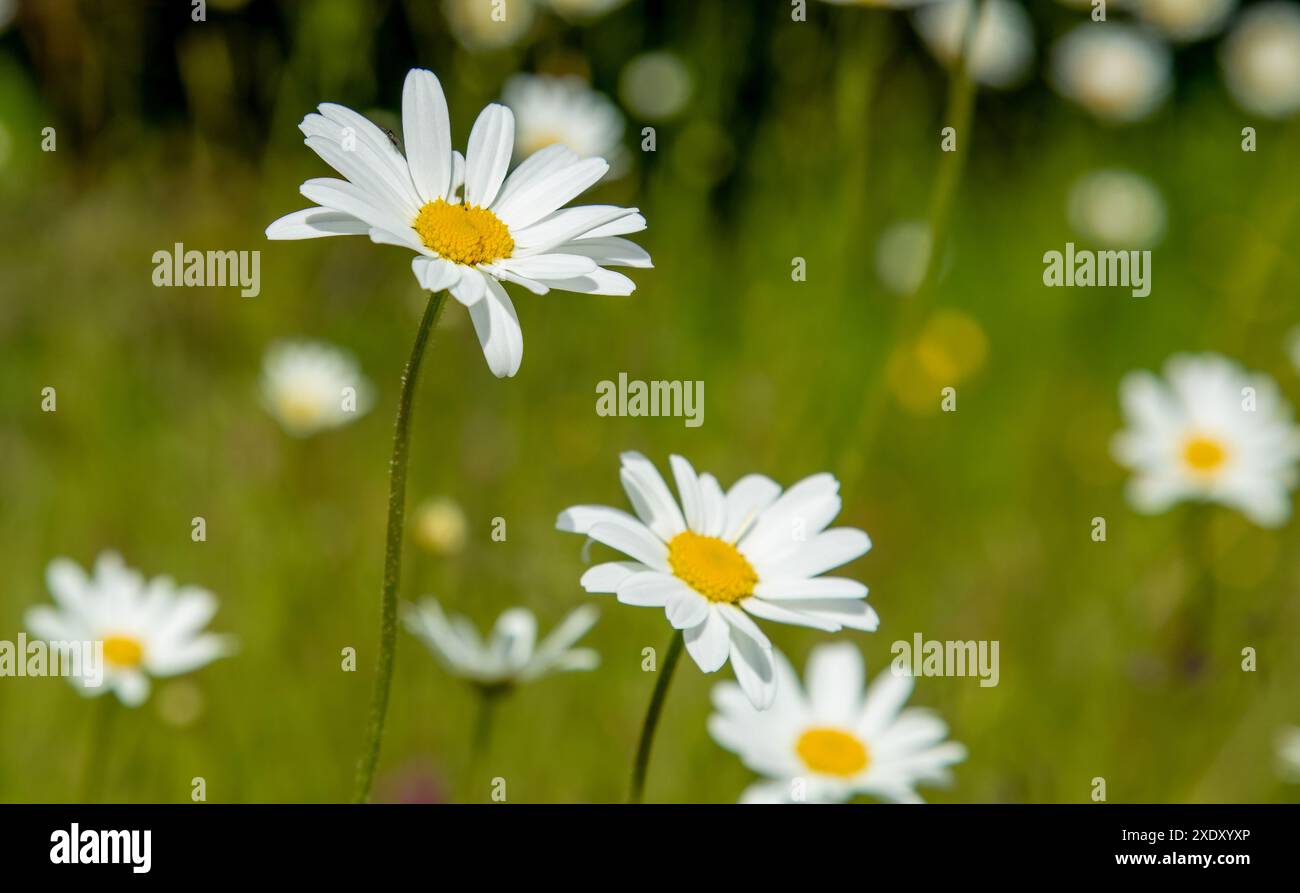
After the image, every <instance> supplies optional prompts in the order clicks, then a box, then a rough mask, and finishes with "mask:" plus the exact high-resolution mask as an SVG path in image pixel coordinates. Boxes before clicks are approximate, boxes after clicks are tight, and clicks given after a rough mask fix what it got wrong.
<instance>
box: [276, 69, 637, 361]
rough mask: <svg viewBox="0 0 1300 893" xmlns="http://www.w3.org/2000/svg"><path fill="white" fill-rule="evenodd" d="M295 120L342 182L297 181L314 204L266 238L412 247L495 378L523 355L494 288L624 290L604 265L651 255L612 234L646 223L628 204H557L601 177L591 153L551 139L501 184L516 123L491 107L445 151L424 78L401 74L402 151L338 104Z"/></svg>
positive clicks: (447, 137)
mask: <svg viewBox="0 0 1300 893" xmlns="http://www.w3.org/2000/svg"><path fill="white" fill-rule="evenodd" d="M299 126H300V129H301V130H302V132H303V133H304V134H306V137H307V139H306V142H307V145H308V146H309V147H311V149H312V150H313V151H315V152H316V154H317V155H319V156H320V157H321V158H322V159H323V160H324V161H325V162H326V163H327V164H329V165H330V166H331V167H333V168H334V169H335V170H337V171H338V172H339V173H341V174H342V175H343V176H344V177H345V178H346V179H344V180H339V179H334V178H319V179H314V180H308V181H307V182H306V183H304V184H303V185H302V188H301V190H300V191H301V192H302V194H303V195H304V196H306V197H307V198H308V199H310V200H312V201H314V202H316V203H317V204H318V205H319V207H312V208H307V209H305V210H302V211H296V212H294V213H292V214H288V215H286V216H285V217H282V218H280V219H279V220H277V221H275V222H274V223H272V224H271V225H270V226H269V227H267V230H266V235H267V238H270V239H313V238H319V237H322V236H337V235H349V234H351V235H360V234H368V235H369V236H370V238H371V239H372V240H373V241H375V242H378V243H382V244H390V245H397V246H400V247H403V248H407V249H410V250H411V251H414V252H415V253H416V257H415V258H414V259H413V260H412V263H411V268H412V270H413V271H414V273H415V278H416V279H417V280H418V281H419V283H420V285H421V287H423V288H425V289H428V290H429V291H440V290H442V289H446V290H448V291H449V292H450V293H451V294H452V296H454V297H455V298H456V300H458V301H460V302H461V303H462V304H464V305H465V306H466V307H467V308H469V313H470V319H471V320H472V321H473V323H474V330H475V332H476V333H477V334H478V338H479V342H480V343H481V344H482V346H483V354H484V356H485V357H486V358H487V363H488V367H489V368H490V369H491V370H492V373H493V374H494V375H496V376H497V377H507V376H513V375H514V374H515V373H516V372H518V371H519V364H520V363H521V362H522V360H523V350H524V342H523V333H522V331H521V330H520V328H519V320H518V318H517V317H516V315H515V308H514V305H513V304H512V303H511V301H510V297H509V296H508V295H507V294H506V291H505V289H504V288H503V287H502V284H501V283H502V282H503V281H504V282H512V283H514V284H516V285H520V286H522V287H524V288H526V289H528V290H529V291H532V292H534V293H536V294H546V293H547V292H548V291H550V290H551V289H552V288H557V289H561V290H565V291H576V292H584V293H588V294H599V295H629V294H631V293H632V292H633V291H634V290H635V288H636V285H635V284H634V283H633V282H632V280H631V279H629V278H628V277H626V276H624V275H623V274H622V273H618V272H615V271H614V270H611V269H607V268H608V267H615V266H626V267H649V266H651V263H650V256H649V255H648V254H646V252H645V251H644V250H643V249H641V248H640V247H639V246H637V245H635V244H634V243H632V242H630V241H628V240H627V239H624V238H623V236H626V235H628V234H630V233H635V232H640V231H641V230H643V229H645V225H646V223H645V218H644V217H642V216H641V215H640V214H639V213H638V212H637V209H636V208H620V207H615V206H613V205H584V206H579V207H570V208H566V207H564V205H566V204H568V203H569V202H570V201H572V200H573V199H574V198H576V197H577V196H578V195H580V194H581V193H583V192H585V191H586V190H587V189H588V188H590V187H591V186H593V185H595V183H596V182H597V181H598V180H600V178H601V177H603V176H604V175H605V173H606V171H608V170H609V164H608V163H607V162H606V161H605V160H604V159H601V158H580V157H579V156H578V155H577V154H576V153H575V152H573V151H572V150H571V149H568V148H565V147H564V146H559V145H553V146H550V147H548V148H546V149H543V150H541V151H540V152H537V153H535V154H533V155H531V156H529V157H528V158H527V159H526V160H525V161H524V162H523V163H522V164H520V165H519V167H517V168H516V169H515V170H514V172H513V173H510V174H509V176H507V172H508V168H509V164H510V157H511V154H512V153H513V151H514V145H515V118H514V114H513V113H512V112H511V111H510V109H508V108H506V107H505V106H502V105H497V104H491V105H489V106H488V107H487V108H485V109H484V110H483V112H482V113H481V114H480V115H479V116H478V120H476V121H475V122H474V127H473V129H472V130H471V132H470V136H469V144H468V148H467V150H466V153H465V155H464V156H462V155H461V154H460V153H459V152H455V151H453V150H452V148H451V125H450V121H449V118H448V113H447V100H446V98H445V97H444V96H443V92H442V86H441V84H439V82H438V79H437V77H435V76H434V74H433V72H430V71H424V70H422V69H415V70H412V71H411V72H410V73H409V74H408V75H407V77H406V84H405V86H404V88H403V91H402V131H403V134H402V136H403V140H404V144H405V147H406V156H405V157H403V155H402V153H401V152H399V151H398V150H397V149H396V148H395V147H394V146H393V144H392V142H391V141H390V140H389V138H388V135H387V134H386V133H384V131H382V130H380V129H379V128H378V127H376V126H375V125H374V124H372V123H371V122H370V121H368V120H366V119H365V118H364V117H362V116H361V115H359V114H357V113H356V112H354V111H352V110H351V109H347V108H344V107H343V106H340V105H334V104H332V103H325V104H322V105H321V106H320V114H310V115H308V116H307V117H306V118H304V119H303V122H302V124H301V125H299Z"/></svg>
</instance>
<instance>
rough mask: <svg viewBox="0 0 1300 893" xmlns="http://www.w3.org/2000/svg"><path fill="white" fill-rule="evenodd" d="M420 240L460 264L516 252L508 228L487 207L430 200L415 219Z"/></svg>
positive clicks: (443, 256)
mask: <svg viewBox="0 0 1300 893" xmlns="http://www.w3.org/2000/svg"><path fill="white" fill-rule="evenodd" d="M415 231H416V232H417V233H419V234H420V240H421V241H422V242H424V244H425V246H426V247H428V248H429V249H430V250H432V251H436V252H438V256H439V257H442V258H445V259H446V260H449V261H451V262H452V263H457V264H466V265H469V266H473V265H474V264H486V263H491V262H492V261H494V260H498V259H500V258H503V257H509V256H510V255H512V254H514V251H515V240H514V239H513V238H511V236H510V230H509V228H508V227H507V226H506V225H505V224H504V223H502V222H501V220H500V219H499V218H498V217H497V215H495V214H493V213H492V212H491V211H489V210H488V209H487V208H477V207H475V206H473V205H466V204H459V205H449V204H447V202H445V201H443V200H442V199H438V200H437V201H433V202H429V203H428V204H427V205H425V206H424V207H423V208H421V209H420V213H419V215H418V216H417V217H416V218H415Z"/></svg>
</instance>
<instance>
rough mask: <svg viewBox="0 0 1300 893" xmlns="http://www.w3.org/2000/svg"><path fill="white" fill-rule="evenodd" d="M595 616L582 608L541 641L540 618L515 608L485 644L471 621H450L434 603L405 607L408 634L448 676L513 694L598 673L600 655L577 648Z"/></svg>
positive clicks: (501, 619) (588, 608) (425, 601)
mask: <svg viewBox="0 0 1300 893" xmlns="http://www.w3.org/2000/svg"><path fill="white" fill-rule="evenodd" d="M596 615H597V611H596V609H595V608H594V607H592V606H591V605H584V606H583V607H581V608H578V609H577V610H576V611H573V612H572V613H571V614H569V616H568V617H566V618H564V620H563V621H561V622H560V625H559V626H557V627H556V628H555V629H554V630H552V631H551V634H550V635H548V636H547V637H546V638H544V639H543V640H542V641H541V642H540V643H538V641H537V618H536V617H534V616H533V613H532V612H531V611H529V610H528V609H527V608H511V609H510V610H508V611H506V612H505V613H504V614H502V615H501V616H500V617H498V618H497V622H496V624H495V625H494V626H493V627H492V632H491V634H490V635H489V636H487V637H486V638H483V637H481V636H479V633H478V630H476V629H475V628H474V624H473V623H471V622H470V621H469V620H468V618H466V617H463V616H461V615H459V614H452V615H451V616H450V617H449V616H448V615H447V614H445V613H443V610H442V606H441V605H439V604H438V602H437V601H436V600H434V599H432V598H426V599H423V600H422V601H421V602H420V604H418V605H409V606H407V608H406V610H405V612H404V619H405V621H406V628H407V629H408V630H409V631H410V632H411V633H413V634H414V635H415V636H416V637H417V638H419V640H420V641H421V642H423V643H424V645H425V647H426V648H428V649H429V651H430V652H432V653H433V656H434V657H435V658H437V660H438V662H439V663H440V664H442V666H443V668H444V669H446V670H447V672H449V673H452V674H453V675H456V676H459V677H461V678H462V679H466V680H468V681H469V682H472V683H474V684H475V685H478V686H481V687H484V688H491V689H504V688H511V687H513V686H515V685H518V684H520V683H523V682H532V681H534V680H536V679H540V678H541V677H543V676H548V675H550V674H551V673H561V672H566V671H571V670H594V669H595V668H596V667H597V666H599V664H600V655H598V654H597V653H596V652H595V651H593V650H592V649H590V648H575V647H573V646H574V645H575V644H576V643H577V641H578V640H579V639H581V638H582V637H583V636H584V635H586V634H587V631H588V630H590V629H591V627H592V626H593V625H594V624H595V623H596Z"/></svg>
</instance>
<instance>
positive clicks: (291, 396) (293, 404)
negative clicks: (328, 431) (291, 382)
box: [276, 392, 322, 426]
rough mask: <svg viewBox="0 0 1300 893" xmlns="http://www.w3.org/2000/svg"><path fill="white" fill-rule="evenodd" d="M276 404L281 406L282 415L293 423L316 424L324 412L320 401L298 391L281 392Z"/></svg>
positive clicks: (301, 424)
mask: <svg viewBox="0 0 1300 893" xmlns="http://www.w3.org/2000/svg"><path fill="white" fill-rule="evenodd" d="M276 405H277V406H278V407H279V410H280V417H281V418H282V419H284V420H285V421H286V422H288V423H289V424H291V425H298V426H307V425H312V424H315V422H316V421H318V420H319V419H320V417H321V414H322V413H321V404H320V402H319V401H317V400H314V399H312V397H310V396H308V395H305V394H302V393H298V392H290V393H286V394H281V395H280V397H279V399H278V400H277V401H276Z"/></svg>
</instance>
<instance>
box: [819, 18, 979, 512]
mask: <svg viewBox="0 0 1300 893" xmlns="http://www.w3.org/2000/svg"><path fill="white" fill-rule="evenodd" d="M986 2H987V0H979V2H977V3H974V4H972V6H971V15H970V17H969V18H968V19H967V20H966V31H965V34H964V36H963V39H962V48H961V55H960V56H959V57H958V58H957V59H956V60H954V61H953V63H952V76H951V79H950V80H949V82H948V100H947V111H946V113H945V116H944V122H943V123H944V126H945V127H951V128H953V131H954V133H955V134H956V139H957V144H956V146H955V147H954V149H953V151H951V152H945V153H943V155H942V157H941V158H940V161H939V172H938V174H937V176H936V177H935V181H934V186H933V188H932V190H931V193H930V207H929V214H928V232H929V236H930V252H929V256H928V257H927V258H926V263H925V272H924V274H923V275H922V277H921V280H920V282H919V284H918V285H917V287H916V288H915V289H914V290H913V292H912V293H911V294H910V295H906V296H904V297H903V299H902V306H901V307H900V308H899V309H898V312H897V313H896V314H895V316H894V324H893V326H892V328H891V334H890V337H889V340H888V341H886V343H885V349H884V350H883V351H882V353H881V358H880V361H879V362H878V363H877V365H876V367H875V375H874V376H872V377H869V379H868V381H867V386H866V389H865V393H864V399H863V406H862V410H861V412H860V414H859V416H858V424H857V426H856V431H855V432H854V433H853V435H852V437H851V439H850V441H849V444H848V446H847V448H846V449H845V450H844V455H843V457H842V459H841V461H840V463H839V465H840V469H841V470H840V483H841V486H842V488H843V489H844V490H846V491H847V490H851V489H852V487H853V485H854V484H856V483H857V479H858V477H859V475H860V474H861V473H862V470H863V469H864V468H865V467H866V464H867V460H868V459H869V457H870V453H871V447H872V445H873V443H874V441H875V438H876V434H877V432H878V431H879V428H880V423H881V421H882V420H883V418H884V414H885V407H886V399H885V385H886V381H885V378H886V376H885V372H886V370H887V368H888V365H889V358H890V352H891V351H893V350H897V349H898V348H899V347H901V346H903V345H905V344H907V343H908V342H910V341H911V340H912V338H914V337H915V334H916V329H917V327H918V326H919V325H920V323H921V321H922V320H923V319H924V318H925V311H926V309H927V307H928V306H929V305H928V300H927V299H928V298H929V297H930V295H931V293H932V292H933V290H934V284H935V280H936V279H938V276H939V271H940V269H941V267H942V263H943V256H944V248H945V246H946V243H947V237H948V224H949V221H950V219H951V217H952V204H953V200H954V199H955V198H956V195H957V186H958V184H960V182H961V174H962V170H963V169H964V168H965V165H966V153H967V151H968V149H967V147H968V146H969V145H970V140H971V122H972V121H973V120H974V117H975V94H976V85H975V78H974V77H973V75H972V74H971V61H970V60H971V53H972V51H973V48H974V46H975V35H976V33H977V30H978V24H979V22H980V21H981V19H982V18H983V16H984V7H985V3H986Z"/></svg>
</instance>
